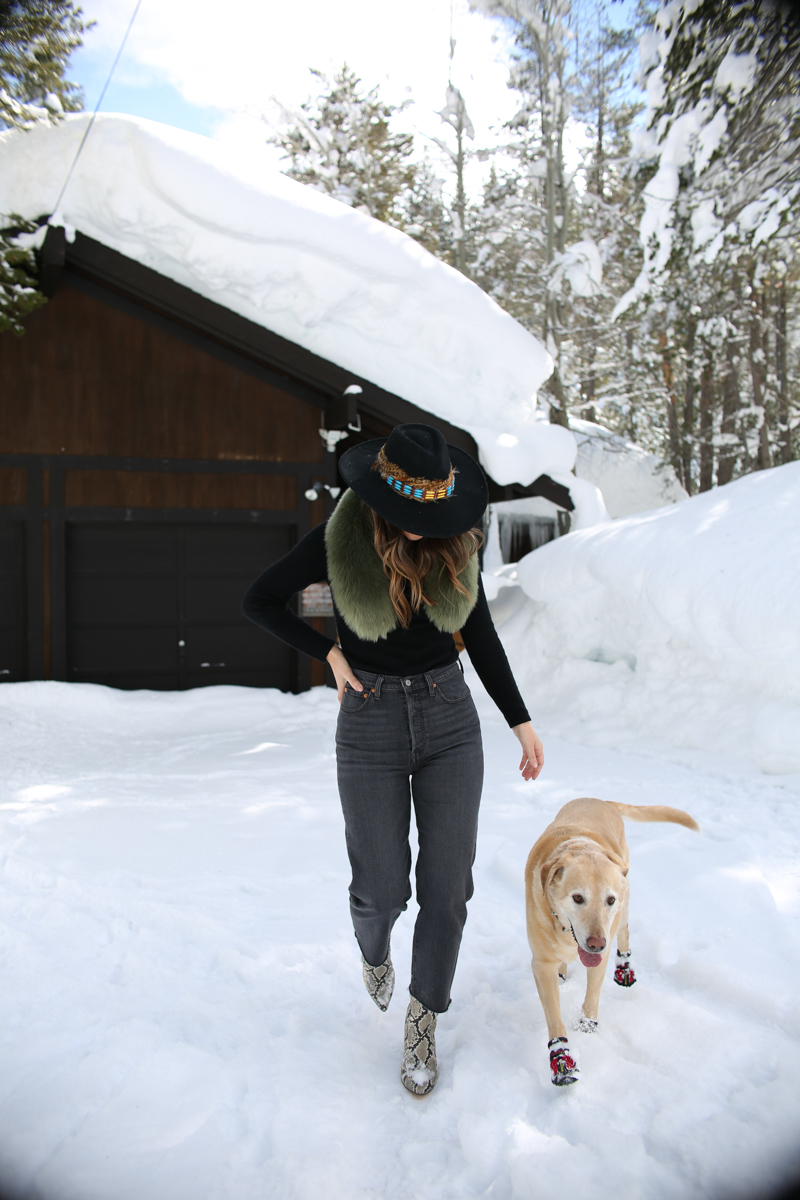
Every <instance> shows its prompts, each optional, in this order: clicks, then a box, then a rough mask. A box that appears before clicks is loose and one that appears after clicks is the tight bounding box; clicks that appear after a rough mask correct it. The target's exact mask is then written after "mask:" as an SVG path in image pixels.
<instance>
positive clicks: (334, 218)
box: [0, 114, 552, 482]
mask: <svg viewBox="0 0 800 1200" xmlns="http://www.w3.org/2000/svg"><path fill="white" fill-rule="evenodd" d="M88 120H89V117H88V115H86V114H77V115H72V116H68V117H66V118H65V119H64V120H63V121H61V122H59V123H58V124H56V125H52V124H44V123H43V124H41V125H39V126H37V127H35V128H33V129H31V130H30V131H28V132H24V133H23V132H17V131H8V132H5V133H3V134H1V135H0V213H5V214H7V215H10V214H19V215H21V216H24V217H29V218H34V217H38V216H40V215H41V214H43V213H49V212H51V211H52V209H53V206H54V205H55V203H56V200H57V198H58V194H59V191H60V189H61V188H62V186H63V184H64V180H65V179H66V177H67V173H68V171H69V167H70V164H71V163H72V161H73V158H74V155H75V152H76V150H77V149H78V145H79V143H80V140H81V138H82V136H83V134H84V132H85V130H86V125H87V122H88ZM53 223H57V224H64V225H65V226H67V228H68V229H69V228H72V229H76V230H79V231H80V232H81V233H83V234H86V235H87V236H89V237H92V238H94V239H95V240H97V241H99V242H102V243H103V245H105V246H109V247H110V248H112V249H113V250H117V251H119V252H120V253H121V254H124V255H126V256H127V257H128V258H131V259H134V260H135V261H136V262H139V263H142V264H143V265H144V266H146V267H150V268H152V269H153V270H154V271H157V272H158V273H159V274H161V275H164V276H166V277H167V278H169V279H172V280H175V282H177V283H180V284H183V285H184V286H185V287H188V288H190V289H191V290H192V291H194V292H197V293H199V294H200V295H201V296H205V297H206V298H207V299H209V300H213V301H215V302H216V303H217V304H220V305H223V306H224V307H225V308H228V309H231V310H232V311H233V312H236V313H239V314H240V315H241V316H243V317H246V318H247V319H248V320H250V321H253V322H255V323H256V324H258V325H261V326H263V327H264V328H266V329H270V330H272V331H273V332H274V333H277V334H280V335H281V336H282V337H285V338H287V339H289V340H290V341H292V342H295V343H296V344H297V345H300V346H303V347H305V348H306V349H308V350H310V351H312V352H313V353H314V354H317V355H320V356H321V357H322V358H325V359H328V360H329V361H330V362H334V363H337V364H338V365H339V366H341V367H344V368H345V369H346V370H350V371H352V372H353V373H354V374H355V375H356V376H359V377H361V378H363V379H367V380H369V381H370V382H372V383H374V384H377V385H378V386H380V387H382V388H385V389H386V390H387V391H389V392H393V393H394V394H396V395H399V396H402V397H403V398H404V399H406V400H409V401H411V402H412V403H414V404H416V405H418V406H419V407H420V408H423V409H426V410H427V411H429V412H432V413H434V414H436V415H437V416H439V417H441V418H443V419H444V420H447V421H450V422H452V423H453V424H454V425H457V426H459V427H460V428H463V429H470V428H471V427H472V426H475V427H484V428H486V429H488V430H493V431H494V432H495V434H497V433H502V432H504V431H507V430H510V429H517V428H519V427H520V426H528V425H531V426H532V425H533V422H534V414H535V409H536V393H537V390H538V389H539V387H540V386H541V384H542V383H543V382H544V381H545V380H546V379H547V377H548V375H549V374H550V372H551V370H552V360H551V359H550V356H549V354H548V353H547V351H546V350H545V348H544V346H543V345H542V344H541V343H540V342H539V341H537V340H536V338H534V337H532V336H531V334H529V333H528V332H527V331H526V330H525V329H523V328H522V326H521V325H519V324H518V323H517V322H516V321H515V320H514V319H513V318H512V317H510V316H509V315H508V314H507V313H505V312H503V310H502V309H501V308H500V307H499V306H498V305H497V304H496V303H495V302H494V301H493V300H491V299H490V298H489V297H488V296H487V295H486V294H485V293H484V292H482V291H481V290H480V288H479V287H477V286H476V285H475V284H474V283H472V282H471V281H470V280H469V279H467V278H465V276H463V275H461V274H460V273H459V272H458V271H455V270H454V269H453V268H451V267H449V266H447V265H446V264H444V263H442V262H440V261H439V260H438V259H436V258H434V257H433V255H431V254H429V253H428V252H427V251H426V250H424V249H423V248H422V247H421V246H420V245H419V244H418V243H417V242H415V241H413V239H412V238H410V237H408V236H406V234H404V233H401V232H400V231H399V230H396V229H392V228H390V227H389V226H388V225H385V224H383V223H382V222H380V221H376V220H374V219H373V218H372V217H369V216H367V215H365V214H364V213H360V212H356V211H355V210H354V209H351V208H348V207H347V206H346V205H344V204H342V203H340V202H339V201H336V200H332V199H330V198H329V197H327V196H324V195H322V194H321V193H319V192H317V191H315V190H313V189H312V188H309V187H306V186H304V185H302V184H299V183H296V182H295V181H294V180H291V179H288V178H287V177H286V176H285V175H282V174H280V173H279V172H277V171H276V170H275V168H274V166H273V165H272V163H271V162H270V160H269V158H268V156H267V153H266V149H265V150H264V151H263V152H261V151H260V150H255V151H248V153H247V154H246V155H245V154H243V153H242V151H241V150H238V151H237V150H232V149H231V148H229V147H226V146H224V145H221V144H220V143H218V142H216V141H213V140H212V139H210V138H206V137H202V136H200V135H198V134H194V133H187V132H185V131H183V130H179V129H174V128H172V127H170V126H166V125H160V124H158V123H156V122H153V121H147V120H143V119H140V118H136V117H128V116H118V115H100V116H98V117H97V119H96V121H95V124H94V127H93V128H92V130H91V132H90V134H89V136H88V138H87V140H86V144H85V146H84V148H83V151H82V153H81V156H80V158H79V160H78V164H77V167H76V169H75V173H74V175H73V176H72V179H71V181H70V184H69V186H68V188H67V190H66V193H65V195H64V198H63V200H62V202H61V205H60V211H59V212H58V213H57V214H55V215H54V222H53ZM544 436H545V437H546V436H547V435H544ZM545 457H546V456H545ZM537 473H539V472H537ZM528 482H530V480H528Z"/></svg>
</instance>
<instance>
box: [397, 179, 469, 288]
mask: <svg viewBox="0 0 800 1200" xmlns="http://www.w3.org/2000/svg"><path fill="white" fill-rule="evenodd" d="M443 187H444V184H443V181H442V180H441V179H440V178H439V176H438V175H437V174H436V172H435V171H434V169H433V166H432V164H431V162H430V159H429V158H428V156H427V155H423V158H422V161H421V162H420V163H418V164H417V166H416V169H415V174H414V182H413V185H412V187H411V189H410V191H408V192H406V193H405V195H404V196H401V197H400V199H399V201H398V207H399V211H400V219H399V221H398V226H399V228H400V229H402V230H403V231H404V232H405V233H407V234H408V235H409V237H413V238H414V240H415V241H417V242H419V243H420V245H421V246H424V247H425V249H426V250H428V251H429V252H430V253H431V254H434V255H435V256H436V257H437V258H439V259H441V260H442V262H446V263H450V264H451V266H455V265H456V230H455V227H454V225H453V220H452V217H451V214H450V212H449V210H448V206H447V204H446V202H445V199H444V194H443Z"/></svg>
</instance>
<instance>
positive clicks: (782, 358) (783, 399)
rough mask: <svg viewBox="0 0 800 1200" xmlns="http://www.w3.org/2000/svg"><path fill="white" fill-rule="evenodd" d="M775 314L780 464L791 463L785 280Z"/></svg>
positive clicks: (779, 292)
mask: <svg viewBox="0 0 800 1200" xmlns="http://www.w3.org/2000/svg"><path fill="white" fill-rule="evenodd" d="M776 290H777V297H776V305H775V307H776V313H775V375H776V377H777V381H778V426H779V429H780V443H781V451H780V455H781V462H782V463H788V462H791V461H792V431H791V429H790V428H789V386H788V383H789V381H788V380H787V378H786V279H785V278H784V279H782V280H781V281H780V283H779V284H778V287H777V289H776Z"/></svg>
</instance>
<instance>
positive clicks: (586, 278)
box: [475, 0, 636, 425]
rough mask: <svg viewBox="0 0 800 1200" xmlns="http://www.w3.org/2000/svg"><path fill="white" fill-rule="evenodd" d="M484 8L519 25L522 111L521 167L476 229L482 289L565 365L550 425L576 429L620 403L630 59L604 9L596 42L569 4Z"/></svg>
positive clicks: (494, 1) (504, 181) (543, 0)
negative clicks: (617, 314) (574, 415)
mask: <svg viewBox="0 0 800 1200" xmlns="http://www.w3.org/2000/svg"><path fill="white" fill-rule="evenodd" d="M482 7H483V8H484V10H485V11H489V12H490V13H493V14H496V15H499V16H501V17H503V18H505V20H506V21H508V20H509V19H510V21H511V22H512V27H513V29H514V32H515V53H514V62H513V64H512V68H511V78H510V86H511V87H513V88H514V89H515V90H517V91H518V92H519V93H520V97H521V106H520V110H519V112H518V113H517V115H516V117H515V118H514V120H513V121H512V122H511V123H510V134H511V139H512V140H511V143H510V145H509V146H508V147H507V150H508V152H509V153H510V154H511V155H512V157H513V158H514V160H515V167H514V168H513V169H512V170H505V171H504V172H503V173H502V174H501V173H498V172H494V173H493V174H492V176H491V177H490V180H489V183H488V186H487V189H486V192H485V195H484V205H483V212H482V214H481V217H480V218H479V219H478V221H477V225H478V227H479V229H480V246H479V249H478V253H477V261H476V268H475V278H476V279H477V280H478V281H479V282H480V283H481V285H482V286H483V287H484V288H485V289H486V290H487V291H489V292H490V293H491V294H492V295H493V296H494V297H495V298H496V299H497V300H498V302H499V303H500V304H502V305H503V306H504V307H506V308H507V309H508V311H510V312H511V313H512V314H513V315H514V316H515V317H516V318H517V319H518V320H519V321H520V322H521V323H522V324H524V325H525V326H526V327H527V328H528V329H530V330H531V332H533V333H536V334H538V335H539V336H542V337H543V338H544V340H545V342H546V344H547V347H548V349H549V350H550V352H551V354H552V355H553V358H554V360H555V369H554V371H553V375H552V376H551V378H550V380H549V381H548V383H547V385H546V388H547V393H548V395H547V399H548V400H549V402H550V419H551V420H552V421H556V422H558V423H561V424H565V425H566V424H568V411H569V410H570V409H571V410H573V411H575V410H577V411H583V412H584V414H586V415H590V416H594V415H595V413H594V409H595V405H597V404H602V403H604V402H606V400H607V398H608V397H609V396H612V397H614V398H615V399H616V400H620V392H621V377H622V372H621V371H620V364H621V361H622V359H623V358H624V350H625V343H624V337H625V331H624V330H623V329H622V328H621V327H620V326H614V325H612V323H611V311H612V309H613V307H614V302H615V300H616V299H617V298H618V295H619V292H616V294H615V292H614V290H613V289H614V288H615V287H619V286H620V272H622V273H623V276H624V272H625V271H626V270H629V269H630V268H629V266H628V263H629V258H628V256H627V255H626V250H627V248H628V246H629V245H630V244H631V242H633V241H634V240H635V232H636V225H635V222H633V221H632V220H631V217H630V214H629V212H627V211H626V209H627V207H628V200H629V198H630V192H631V188H630V185H629V184H628V183H627V181H626V179H625V167H626V156H627V153H628V149H629V147H628V143H627V129H628V125H629V123H630V120H631V119H632V116H633V115H634V113H635V109H634V108H633V107H632V106H631V104H630V103H627V102H625V101H624V97H623V96H622V93H623V92H624V88H623V87H622V84H623V83H624V82H625V73H626V70H627V65H628V61H629V59H630V57H631V50H632V47H631V44H630V39H629V38H625V37H624V36H621V35H617V34H615V33H614V32H613V31H611V30H610V29H609V28H608V27H607V25H606V24H605V23H604V21H603V9H602V7H601V6H600V5H599V4H598V5H597V6H596V8H595V9H594V10H593V12H592V14H591V15H592V19H593V21H594V23H595V25H596V26H597V28H596V30H594V31H592V32H591V36H590V34H589V32H587V31H586V30H584V29H583V28H582V24H581V21H579V20H578V16H579V15H580V14H577V13H576V11H575V9H574V8H573V6H572V5H571V4H570V3H569V0H483V3H482ZM584 24H585V22H584ZM581 34H582V36H579V35H581ZM573 110H575V111H576V113H577V115H578V116H579V117H580V118H581V120H582V121H583V124H584V126H585V127H586V129H587V131H588V132H589V133H590V135H591V138H592V146H591V149H590V152H589V158H588V161H587V162H586V163H585V164H584V167H583V170H582V176H583V177H582V179H581V181H580V184H579V183H578V180H577V179H576V177H575V174H574V173H570V172H569V171H568V169H567V163H566V154H565V139H566V137H567V135H568V133H569V132H570V121H571V119H572V116H571V114H572V113H573ZM629 283H630V279H629V278H627V277H626V278H625V286H627V285H628V284H629ZM622 390H623V391H624V389H622Z"/></svg>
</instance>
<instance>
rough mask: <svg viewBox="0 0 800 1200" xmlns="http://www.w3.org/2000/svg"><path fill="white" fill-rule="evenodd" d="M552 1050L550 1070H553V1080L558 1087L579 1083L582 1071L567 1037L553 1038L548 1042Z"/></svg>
mask: <svg viewBox="0 0 800 1200" xmlns="http://www.w3.org/2000/svg"><path fill="white" fill-rule="evenodd" d="M547 1046H548V1049H549V1050H550V1070H551V1071H552V1072H553V1079H552V1082H553V1083H554V1084H555V1085H556V1087H566V1085H567V1084H570V1083H577V1082H578V1076H579V1075H580V1071H579V1070H578V1067H577V1065H576V1063H575V1059H574V1058H573V1057H572V1054H571V1053H570V1048H569V1046H568V1044H567V1039H566V1038H565V1037H557V1038H553V1040H552V1042H548V1043H547Z"/></svg>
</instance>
